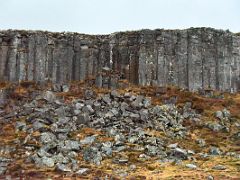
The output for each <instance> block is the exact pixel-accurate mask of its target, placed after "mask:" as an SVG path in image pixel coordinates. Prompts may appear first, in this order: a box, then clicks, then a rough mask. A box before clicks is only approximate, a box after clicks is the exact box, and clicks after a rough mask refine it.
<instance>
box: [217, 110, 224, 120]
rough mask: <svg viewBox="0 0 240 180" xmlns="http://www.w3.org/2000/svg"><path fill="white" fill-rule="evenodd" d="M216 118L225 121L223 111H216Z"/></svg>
mask: <svg viewBox="0 0 240 180" xmlns="http://www.w3.org/2000/svg"><path fill="white" fill-rule="evenodd" d="M215 117H216V118H218V119H220V120H222V119H223V113H222V111H216V112H215Z"/></svg>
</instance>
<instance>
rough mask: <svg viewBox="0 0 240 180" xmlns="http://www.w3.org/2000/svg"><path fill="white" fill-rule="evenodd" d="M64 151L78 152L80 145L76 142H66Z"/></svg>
mask: <svg viewBox="0 0 240 180" xmlns="http://www.w3.org/2000/svg"><path fill="white" fill-rule="evenodd" d="M65 149H67V150H76V151H78V150H80V143H79V142H78V141H73V140H66V141H65Z"/></svg>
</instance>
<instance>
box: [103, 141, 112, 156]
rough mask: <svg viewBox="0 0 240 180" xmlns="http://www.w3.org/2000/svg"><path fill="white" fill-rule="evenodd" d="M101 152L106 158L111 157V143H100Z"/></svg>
mask: <svg viewBox="0 0 240 180" xmlns="http://www.w3.org/2000/svg"><path fill="white" fill-rule="evenodd" d="M101 150H102V152H103V153H104V154H105V155H107V156H112V142H110V141H107V142H104V143H102V148H101Z"/></svg>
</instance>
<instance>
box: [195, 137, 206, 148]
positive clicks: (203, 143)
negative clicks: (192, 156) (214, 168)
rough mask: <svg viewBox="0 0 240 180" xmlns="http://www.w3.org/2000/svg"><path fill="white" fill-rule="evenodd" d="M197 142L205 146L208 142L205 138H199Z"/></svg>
mask: <svg viewBox="0 0 240 180" xmlns="http://www.w3.org/2000/svg"><path fill="white" fill-rule="evenodd" d="M196 142H197V144H198V145H199V146H200V147H204V146H205V145H206V142H205V140H204V139H197V140H196Z"/></svg>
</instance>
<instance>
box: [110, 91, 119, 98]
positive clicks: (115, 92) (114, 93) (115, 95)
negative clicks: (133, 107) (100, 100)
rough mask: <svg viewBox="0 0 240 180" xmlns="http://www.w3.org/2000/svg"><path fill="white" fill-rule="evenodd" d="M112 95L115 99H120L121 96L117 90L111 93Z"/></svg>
mask: <svg viewBox="0 0 240 180" xmlns="http://www.w3.org/2000/svg"><path fill="white" fill-rule="evenodd" d="M110 95H111V97H112V98H113V99H115V98H119V97H120V94H119V93H118V92H117V91H116V90H113V91H111V93H110Z"/></svg>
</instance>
